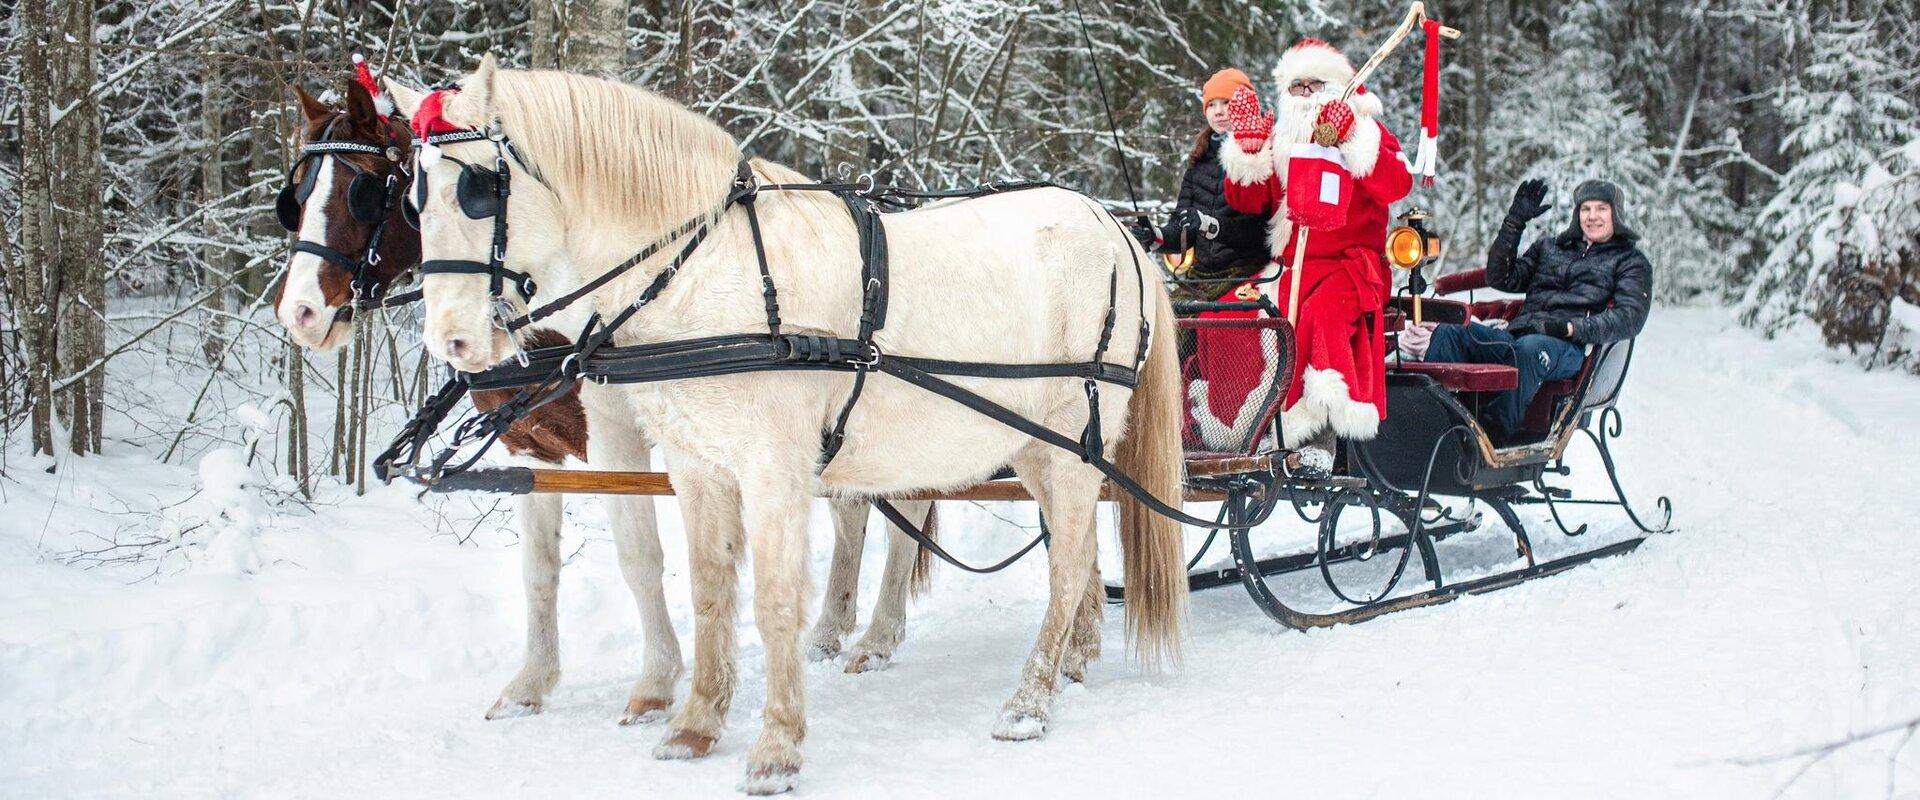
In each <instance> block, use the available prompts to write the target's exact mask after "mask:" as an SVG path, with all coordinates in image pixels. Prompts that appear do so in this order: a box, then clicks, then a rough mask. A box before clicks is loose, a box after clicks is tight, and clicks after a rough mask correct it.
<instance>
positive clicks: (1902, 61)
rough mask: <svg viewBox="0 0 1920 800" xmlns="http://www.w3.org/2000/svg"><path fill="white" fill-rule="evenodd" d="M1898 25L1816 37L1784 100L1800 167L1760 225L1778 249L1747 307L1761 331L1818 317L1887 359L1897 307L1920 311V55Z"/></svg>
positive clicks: (1837, 337) (1833, 332)
mask: <svg viewBox="0 0 1920 800" xmlns="http://www.w3.org/2000/svg"><path fill="white" fill-rule="evenodd" d="M1891 13H1892V9H1891V8H1890V7H1888V8H1885V9H1882V10H1881V13H1878V14H1873V15H1869V16H1868V17H1866V18H1862V19H1855V20H1845V21H1840V22H1836V23H1834V24H1833V25H1832V26H1831V27H1826V28H1823V29H1817V30H1813V31H1812V32H1811V34H1810V36H1809V38H1808V40H1807V42H1806V52H1807V66H1806V68H1805V69H1803V70H1801V71H1800V72H1799V74H1798V75H1796V76H1794V77H1793V78H1792V79H1790V80H1789V81H1788V82H1787V83H1785V84H1783V85H1782V86H1781V88H1780V91H1779V93H1778V101H1777V102H1778V105H1779V109H1780V116H1781V119H1782V121H1783V122H1784V124H1785V125H1786V128H1787V130H1788V133H1787V135H1786V140H1785V141H1786V147H1787V151H1788V153H1789V155H1790V156H1791V157H1792V158H1793V165H1792V166H1791V167H1790V168H1788V169H1787V170H1786V173H1785V175H1784V176H1783V177H1782V179H1781V182H1780V184H1781V185H1780V190H1779V192H1778V193H1777V194H1775V195H1774V196H1773V198H1772V199H1771V200H1770V201H1769V202H1768V203H1767V204H1766V207H1765V210H1764V211H1763V212H1762V215H1761V228H1762V230H1764V231H1765V233H1766V235H1767V238H1768V239H1769V240H1771V241H1772V242H1773V248H1772V250H1771V252H1770V253H1769V254H1768V255H1767V257H1766V259H1765V260H1764V262H1763V263H1762V264H1761V267H1760V270H1759V272H1758V274H1757V275H1756V276H1755V278H1754V279H1753V280H1752V281H1751V283H1750V284H1749V285H1748V287H1747V291H1746V293H1745V296H1744V297H1743V299H1742V315H1743V317H1744V318H1745V319H1747V320H1748V321H1750V322H1752V323H1754V324H1757V325H1760V326H1762V327H1765V328H1768V329H1773V328H1777V327H1778V326H1781V325H1783V324H1787V323H1789V322H1791V321H1792V320H1794V319H1796V318H1798V317H1800V316H1801V315H1805V314H1810V315H1812V316H1813V317H1814V318H1815V319H1816V320H1818V321H1819V322H1820V323H1821V324H1822V328H1823V330H1824V331H1825V332H1826V334H1827V337H1828V340H1829V342H1830V343H1833V344H1844V345H1850V346H1854V347H1856V348H1861V347H1864V348H1867V349H1868V350H1869V351H1874V352H1877V351H1878V347H1877V345H1878V343H1879V341H1880V339H1881V336H1882V334H1883V333H1884V331H1885V328H1886V326H1887V323H1888V320H1889V310H1890V308H1891V304H1892V302H1893V300H1894V298H1895V297H1898V296H1901V295H1903V294H1904V295H1905V296H1906V298H1907V299H1906V302H1909V303H1911V302H1913V301H1914V300H1915V299H1920V298H1917V297H1916V294H1915V284H1916V282H1920V281H1917V280H1916V277H1915V276H1916V272H1920V211H1916V210H1915V209H1916V208H1920V203H1916V202H1915V195H1916V191H1915V189H1914V186H1913V184H1914V183H1915V181H1916V180H1920V178H1916V177H1915V172H1914V170H1915V167H1916V162H1915V160H1914V156H1915V154H1916V152H1917V151H1920V143H1917V142H1920V108H1916V106H1915V99H1914V98H1915V96H1916V94H1915V92H1916V88H1917V87H1920V82H1917V81H1920V79H1917V78H1916V77H1915V71H1914V68H1913V64H1914V59H1915V57H1916V54H1917V53H1920V49H1916V47H1915V45H1913V44H1912V43H1911V42H1910V41H1908V40H1907V39H1905V38H1900V37H1888V36H1887V35H1886V34H1887V32H1888V30H1889V25H1890V22H1891V20H1889V19H1888V18H1887V17H1888V15H1891Z"/></svg>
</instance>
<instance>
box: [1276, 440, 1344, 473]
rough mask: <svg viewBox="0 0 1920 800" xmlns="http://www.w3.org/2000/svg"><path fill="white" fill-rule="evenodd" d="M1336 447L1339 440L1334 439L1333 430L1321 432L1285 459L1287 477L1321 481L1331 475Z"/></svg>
mask: <svg viewBox="0 0 1920 800" xmlns="http://www.w3.org/2000/svg"><path fill="white" fill-rule="evenodd" d="M1338 446H1339V440H1338V439H1336V438H1334V434H1333V428H1327V429H1326V430H1323V431H1321V432H1320V433H1319V435H1317V436H1315V437H1313V438H1312V439H1308V440H1307V441H1306V443H1304V444H1302V445H1300V447H1299V449H1297V450H1295V451H1294V452H1293V454H1292V455H1290V456H1288V457H1287V462H1286V464H1287V476H1288V477H1292V478H1301V479H1304V480H1321V479H1324V478H1327V477H1329V476H1331V475H1333V454H1334V448H1335V447H1338Z"/></svg>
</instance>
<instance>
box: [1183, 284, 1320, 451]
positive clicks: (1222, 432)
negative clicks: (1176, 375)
mask: <svg viewBox="0 0 1920 800" xmlns="http://www.w3.org/2000/svg"><path fill="white" fill-rule="evenodd" d="M1177 324H1178V326H1179V341H1180V367H1181V375H1182V378H1183V380H1184V382H1185V391H1184V392H1182V398H1183V402H1182V404H1181V405H1182V407H1183V408H1184V409H1185V412H1184V417H1185V421H1184V424H1183V425H1182V427H1181V444H1182V446H1183V447H1184V449H1185V450H1186V451H1187V452H1189V453H1211V454H1232V455H1251V454H1254V453H1257V452H1259V451H1260V450H1261V445H1262V442H1263V441H1265V437H1266V434H1267V433H1268V432H1269V431H1270V430H1271V428H1272V426H1273V424H1274V419H1275V418H1276V417H1278V416H1279V414H1280V408H1281V404H1282V403H1284V402H1285V401H1286V392H1287V387H1288V385H1289V384H1290V383H1291V379H1292V375H1293V349H1294V348H1293V329H1292V328H1291V327H1289V326H1288V325H1287V323H1286V320H1283V319H1274V318H1270V317H1253V316H1241V315H1235V316H1224V315H1222V316H1217V317H1216V316H1207V317H1200V318H1190V319H1180V320H1178V321H1177Z"/></svg>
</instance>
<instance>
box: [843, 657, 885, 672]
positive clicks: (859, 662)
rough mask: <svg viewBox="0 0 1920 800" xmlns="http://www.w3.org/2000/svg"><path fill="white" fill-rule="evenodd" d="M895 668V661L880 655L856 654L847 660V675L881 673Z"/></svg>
mask: <svg viewBox="0 0 1920 800" xmlns="http://www.w3.org/2000/svg"><path fill="white" fill-rule="evenodd" d="M890 666H893V659H892V658H891V657H889V656H884V655H881V654H879V653H867V652H855V653H854V654H853V657H852V658H849V659H847V674H848V675H858V674H860V673H862V672H879V671H881V670H883V669H886V668H887V667H890Z"/></svg>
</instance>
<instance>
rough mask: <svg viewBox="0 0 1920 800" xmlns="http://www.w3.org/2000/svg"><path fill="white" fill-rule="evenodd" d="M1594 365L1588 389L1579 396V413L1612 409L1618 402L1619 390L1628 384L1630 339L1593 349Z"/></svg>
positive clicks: (1631, 360) (1592, 359)
mask: <svg viewBox="0 0 1920 800" xmlns="http://www.w3.org/2000/svg"><path fill="white" fill-rule="evenodd" d="M1589 358H1590V360H1591V361H1592V363H1593V367H1592V373H1591V374H1590V375H1589V377H1588V380H1587V389H1586V391H1584V392H1581V393H1580V413H1581V414H1583V415H1584V414H1586V413H1588V412H1592V411H1600V410H1603V409H1607V408H1611V407H1612V406H1613V404H1614V402H1615V401H1617V400H1619V399H1620V387H1621V386H1622V385H1624V384H1625V383H1626V382H1627V366H1628V365H1629V364H1631V363H1632V362H1633V340H1632V339H1627V340H1625V341H1619V342H1610V343H1608V344H1603V345H1598V346H1596V347H1594V348H1593V353H1592V355H1591V356H1590V357H1589Z"/></svg>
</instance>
